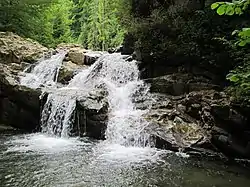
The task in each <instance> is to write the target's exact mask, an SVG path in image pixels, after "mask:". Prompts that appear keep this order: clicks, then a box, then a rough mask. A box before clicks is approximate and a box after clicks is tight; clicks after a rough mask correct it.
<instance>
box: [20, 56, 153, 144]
mask: <svg viewBox="0 0 250 187" xmlns="http://www.w3.org/2000/svg"><path fill="white" fill-rule="evenodd" d="M64 56H65V53H59V54H57V55H54V56H52V58H51V59H48V60H45V61H41V62H39V63H38V65H37V66H36V67H35V68H34V70H33V71H32V72H31V73H28V74H27V76H25V77H24V78H23V79H22V80H21V83H22V84H24V85H28V86H29V87H32V88H36V87H38V86H40V85H41V84H48V83H51V81H53V80H54V79H53V78H54V77H55V76H56V72H57V69H58V68H59V67H60V64H61V62H62V60H63V58H64ZM126 58H127V56H123V55H120V54H118V53H115V54H105V55H103V56H102V57H100V58H99V59H98V60H97V61H96V62H95V63H94V64H93V65H92V66H91V67H89V68H88V69H85V70H82V71H81V72H80V73H78V74H77V75H75V77H74V78H73V79H72V80H71V81H70V83H69V85H67V86H65V87H63V88H58V89H55V90H54V91H52V93H50V94H48V97H47V102H46V103H45V105H44V108H43V111H42V117H41V127H42V132H44V133H48V134H53V135H57V136H62V137H67V136H69V135H70V130H71V127H72V123H73V122H74V117H73V112H74V110H75V107H76V100H77V98H78V96H80V95H81V94H82V93H83V92H84V93H85V94H87V93H88V92H90V91H91V90H93V89H94V88H95V87H98V86H100V85H105V87H106V89H107V91H108V102H109V121H108V125H107V131H106V139H107V140H106V141H107V142H109V143H112V144H119V145H124V146H142V147H145V146H147V145H150V143H151V141H150V138H149V135H148V134H147V133H146V132H145V130H144V129H145V127H146V126H147V125H148V123H147V122H146V121H145V120H144V119H143V117H142V115H143V114H144V113H145V111H142V110H137V109H136V107H135V102H136V100H138V99H140V100H143V98H146V97H147V96H148V90H149V88H148V86H147V85H145V84H144V82H143V81H141V80H139V70H138V67H137V64H136V61H134V60H133V61H127V60H126Z"/></svg>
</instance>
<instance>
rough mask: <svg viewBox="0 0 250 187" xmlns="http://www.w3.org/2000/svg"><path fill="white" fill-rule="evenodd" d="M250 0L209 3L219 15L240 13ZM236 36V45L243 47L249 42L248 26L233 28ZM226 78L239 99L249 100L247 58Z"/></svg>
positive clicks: (249, 31) (249, 81)
mask: <svg viewBox="0 0 250 187" xmlns="http://www.w3.org/2000/svg"><path fill="white" fill-rule="evenodd" d="M249 5H250V0H238V1H236V0H235V1H232V2H217V3H213V4H212V5H211V8H212V9H216V10H217V13H218V14H219V15H229V16H232V15H242V14H243V13H244V12H246V11H247V10H248V8H249ZM232 34H233V35H235V36H236V37H237V42H236V45H238V46H241V47H244V46H247V45H249V44H250V28H243V29H241V30H235V31H233V33H232ZM227 79H228V80H230V81H231V82H232V83H233V87H232V88H231V89H230V90H231V91H232V92H233V93H235V96H236V97H239V99H240V100H245V101H247V102H250V62H249V60H248V59H247V60H246V61H245V62H244V63H243V64H242V65H240V66H238V67H236V68H235V69H234V70H232V71H231V72H230V73H229V74H228V76H227Z"/></svg>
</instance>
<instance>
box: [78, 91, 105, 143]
mask: <svg viewBox="0 0 250 187" xmlns="http://www.w3.org/2000/svg"><path fill="white" fill-rule="evenodd" d="M76 112H77V120H76V122H77V125H76V124H75V126H76V127H75V132H78V133H79V134H80V135H81V136H83V135H86V136H88V137H92V138H96V139H105V130H106V128H107V122H108V102H107V99H106V95H105V93H104V92H103V91H94V92H91V93H90V94H89V95H88V96H87V97H86V96H85V97H80V98H78V99H77V107H76Z"/></svg>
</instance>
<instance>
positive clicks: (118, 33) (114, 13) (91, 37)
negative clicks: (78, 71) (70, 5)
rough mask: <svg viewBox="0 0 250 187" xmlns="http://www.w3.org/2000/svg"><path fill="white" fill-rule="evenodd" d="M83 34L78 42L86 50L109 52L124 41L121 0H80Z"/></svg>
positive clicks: (80, 19)
mask: <svg viewBox="0 0 250 187" xmlns="http://www.w3.org/2000/svg"><path fill="white" fill-rule="evenodd" d="M78 6H79V7H81V9H80V8H79V9H78V10H81V12H80V14H81V17H80V18H79V19H78V20H79V21H80V22H81V34H80V36H79V39H78V41H79V42H80V43H81V44H83V45H84V46H85V47H86V48H91V49H96V50H107V49H108V48H110V47H116V46H118V45H120V44H121V43H122V41H123V35H124V32H125V30H124V29H123V28H122V27H121V25H120V21H119V8H120V6H121V3H120V0H89V1H85V0H80V1H79V3H78Z"/></svg>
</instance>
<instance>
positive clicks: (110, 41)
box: [0, 0, 125, 50]
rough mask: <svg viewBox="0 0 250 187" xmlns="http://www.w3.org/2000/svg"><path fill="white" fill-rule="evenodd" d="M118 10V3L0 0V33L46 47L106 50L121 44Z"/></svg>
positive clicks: (105, 0)
mask: <svg viewBox="0 0 250 187" xmlns="http://www.w3.org/2000/svg"><path fill="white" fill-rule="evenodd" d="M120 7H121V1H120V0H36V1H34V0H1V1H0V31H12V32H15V33H17V34H19V35H21V36H24V37H29V38H32V39H35V40H37V41H38V42H40V43H42V44H43V45H46V46H49V47H55V46H56V45H57V44H59V43H62V42H65V43H71V42H72V43H80V44H82V45H83V46H84V47H85V48H91V49H95V50H107V49H108V48H111V47H117V46H119V45H120V44H121V43H122V41H123V36H124V33H125V30H124V29H123V28H122V26H121V25H120V22H119V19H120V17H119V13H118V11H119V9H120Z"/></svg>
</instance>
